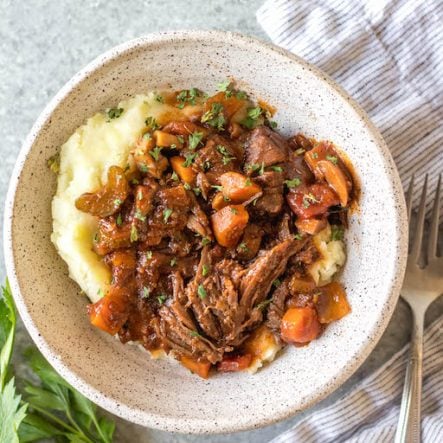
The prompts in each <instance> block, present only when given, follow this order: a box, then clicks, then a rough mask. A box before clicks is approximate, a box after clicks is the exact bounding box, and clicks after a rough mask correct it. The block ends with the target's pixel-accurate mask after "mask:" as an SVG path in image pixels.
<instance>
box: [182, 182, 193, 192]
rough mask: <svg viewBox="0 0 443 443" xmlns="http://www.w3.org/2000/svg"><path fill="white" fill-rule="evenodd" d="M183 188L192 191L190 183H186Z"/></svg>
mask: <svg viewBox="0 0 443 443" xmlns="http://www.w3.org/2000/svg"><path fill="white" fill-rule="evenodd" d="M183 187H184V188H185V189H186V190H187V191H190V190H191V185H190V184H189V183H185V184H184V185H183Z"/></svg>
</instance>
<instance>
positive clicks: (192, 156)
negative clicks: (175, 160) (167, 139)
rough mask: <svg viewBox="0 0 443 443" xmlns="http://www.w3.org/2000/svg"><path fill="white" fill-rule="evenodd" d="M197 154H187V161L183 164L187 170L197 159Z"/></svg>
mask: <svg viewBox="0 0 443 443" xmlns="http://www.w3.org/2000/svg"><path fill="white" fill-rule="evenodd" d="M197 154H198V153H197V152H189V153H187V154H185V161H184V162H183V166H184V167H185V168H189V166H191V165H192V163H194V160H195V157H197Z"/></svg>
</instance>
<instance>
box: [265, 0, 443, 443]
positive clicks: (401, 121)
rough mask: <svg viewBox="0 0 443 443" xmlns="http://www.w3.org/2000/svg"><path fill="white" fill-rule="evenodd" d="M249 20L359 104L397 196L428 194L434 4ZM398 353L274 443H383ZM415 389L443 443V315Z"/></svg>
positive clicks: (273, 2)
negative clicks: (401, 191)
mask: <svg viewBox="0 0 443 443" xmlns="http://www.w3.org/2000/svg"><path fill="white" fill-rule="evenodd" d="M257 20H258V22H259V24H260V25H261V26H262V27H263V29H264V30H265V31H266V32H267V34H268V35H269V36H270V38H271V39H272V41H273V42H274V43H275V44H277V45H280V46H282V47H284V48H286V49H288V50H289V51H292V52H294V53H295V54H297V55H299V56H301V57H303V58H304V59H306V60H307V61H309V62H311V63H313V64H315V65H316V66H318V67H319V68H321V69H323V70H324V71H325V72H327V73H328V74H329V75H331V76H332V77H333V78H334V79H335V80H336V81H337V82H338V83H339V84H340V85H342V86H343V87H344V88H345V89H346V90H347V91H348V92H349V93H350V94H351V95H352V96H353V97H354V98H355V99H356V100H357V101H358V102H359V103H360V104H361V105H362V107H363V108H364V109H365V110H366V111H367V112H368V113H369V115H370V117H371V118H372V121H373V122H374V123H375V124H376V126H377V127H378V128H379V129H380V131H381V132H382V134H383V137H384V139H385V141H386V142H387V144H388V146H389V148H390V150H391V153H392V155H393V157H394V160H395V162H396V164H397V168H398V170H399V172H400V176H401V179H402V182H403V186H404V187H405V188H406V187H407V185H408V184H409V181H410V179H411V177H412V175H413V174H414V175H415V177H416V182H419V183H418V184H419V185H420V184H421V183H420V182H421V181H422V180H423V179H424V176H425V174H426V173H427V174H428V176H429V185H430V188H431V189H434V188H435V186H436V184H437V180H438V175H439V174H440V173H441V172H442V171H443V130H442V128H443V106H442V105H443V2H442V1H440V0H434V1H432V0H431V1H423V0H371V1H369V0H368V1H364V0H312V1H310V2H306V1H303V0H267V1H266V2H265V3H264V5H263V6H262V7H261V8H260V9H259V11H258V12H257ZM415 188H416V189H415V194H414V196H413V204H414V206H415V205H417V203H418V199H419V197H420V195H419V194H420V191H421V187H420V186H416V187H415ZM427 204H428V209H430V207H431V198H429V201H428V202H427ZM442 210H443V208H442ZM442 215H443V214H442ZM407 351H408V348H404V349H403V350H401V351H400V352H399V353H398V354H396V355H395V356H393V357H392V358H391V360H389V361H388V362H387V363H385V364H384V365H383V366H382V367H381V368H380V369H379V370H378V371H376V372H375V373H374V374H372V375H371V376H370V377H368V378H367V379H365V380H364V381H363V382H361V383H360V384H359V385H358V386H356V387H355V388H354V389H353V390H352V391H351V392H350V393H349V394H348V395H346V396H345V397H344V398H342V399H340V400H338V401H337V402H336V403H335V404H333V405H331V406H329V407H327V408H325V409H323V410H321V411H319V412H316V413H315V414H313V415H311V416H308V417H307V418H305V419H303V420H302V421H300V422H298V423H297V424H296V425H295V427H294V428H292V429H290V430H289V431H287V432H285V433H284V434H282V435H280V436H278V437H277V438H275V439H274V440H273V443H283V442H303V443H310V442H322V443H328V442H334V443H338V442H362V443H363V442H364V443H367V442H371V443H372V442H377V443H378V442H392V441H393V439H394V434H395V429H396V425H397V420H398V414H399V405H400V397H401V393H402V389H403V382H404V372H405V361H406V360H405V359H406V354H407ZM423 383H424V384H423V404H422V413H423V417H422V438H423V441H424V442H426V443H437V442H443V317H440V318H439V319H438V320H436V321H435V322H434V324H433V325H432V326H431V327H429V328H428V330H427V331H426V335H425V363H424V380H423Z"/></svg>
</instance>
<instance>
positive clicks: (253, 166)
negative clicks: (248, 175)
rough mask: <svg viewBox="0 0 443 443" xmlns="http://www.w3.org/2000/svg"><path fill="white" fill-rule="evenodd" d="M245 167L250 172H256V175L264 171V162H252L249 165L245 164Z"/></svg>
mask: <svg viewBox="0 0 443 443" xmlns="http://www.w3.org/2000/svg"><path fill="white" fill-rule="evenodd" d="M246 168H247V169H249V170H250V171H252V172H258V175H263V174H264V173H265V164H264V163H263V162H262V163H261V164H258V163H252V164H251V165H247V166H246Z"/></svg>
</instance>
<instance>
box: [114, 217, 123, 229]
mask: <svg viewBox="0 0 443 443" xmlns="http://www.w3.org/2000/svg"><path fill="white" fill-rule="evenodd" d="M115 222H116V223H117V226H121V225H122V223H123V220H122V215H121V214H118V215H117V220H116V221H115Z"/></svg>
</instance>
